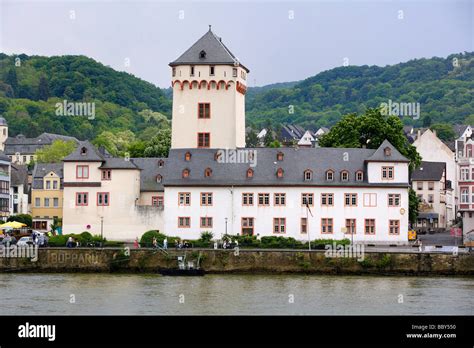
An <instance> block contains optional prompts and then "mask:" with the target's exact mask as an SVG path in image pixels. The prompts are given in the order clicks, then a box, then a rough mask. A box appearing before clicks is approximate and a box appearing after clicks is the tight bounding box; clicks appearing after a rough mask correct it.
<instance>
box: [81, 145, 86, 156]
mask: <svg viewBox="0 0 474 348" xmlns="http://www.w3.org/2000/svg"><path fill="white" fill-rule="evenodd" d="M81 155H82V156H85V155H87V148H86V147H84V146H83V147H81Z"/></svg>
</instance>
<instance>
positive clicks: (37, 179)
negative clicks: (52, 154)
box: [32, 163, 64, 190]
mask: <svg viewBox="0 0 474 348" xmlns="http://www.w3.org/2000/svg"><path fill="white" fill-rule="evenodd" d="M49 172H54V173H55V174H57V175H58V176H59V178H60V181H61V184H60V186H61V188H62V187H63V177H64V168H63V164H62V163H36V164H35V168H34V169H33V183H32V188H33V189H38V190H42V189H43V179H44V176H45V175H46V174H48V173H49Z"/></svg>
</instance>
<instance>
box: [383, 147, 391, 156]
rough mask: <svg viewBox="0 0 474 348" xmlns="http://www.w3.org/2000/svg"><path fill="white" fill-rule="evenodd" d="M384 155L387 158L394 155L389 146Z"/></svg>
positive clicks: (384, 150)
mask: <svg viewBox="0 0 474 348" xmlns="http://www.w3.org/2000/svg"><path fill="white" fill-rule="evenodd" d="M383 153H384V155H385V156H386V157H389V156H391V155H392V149H391V148H389V147H388V146H387V147H386V148H385V149H383Z"/></svg>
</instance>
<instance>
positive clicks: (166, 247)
mask: <svg viewBox="0 0 474 348" xmlns="http://www.w3.org/2000/svg"><path fill="white" fill-rule="evenodd" d="M163 249H165V250H166V249H168V238H166V237H165V239H164V240H163Z"/></svg>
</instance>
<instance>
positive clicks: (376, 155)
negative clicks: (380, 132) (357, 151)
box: [367, 140, 409, 162]
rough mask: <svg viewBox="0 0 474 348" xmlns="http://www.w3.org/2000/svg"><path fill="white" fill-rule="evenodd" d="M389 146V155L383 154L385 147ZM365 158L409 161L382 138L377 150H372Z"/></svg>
mask: <svg viewBox="0 0 474 348" xmlns="http://www.w3.org/2000/svg"><path fill="white" fill-rule="evenodd" d="M387 147H388V148H390V150H391V151H390V156H386V155H385V148H387ZM367 160H369V161H374V162H376V161H379V162H380V161H381V162H384V161H392V162H409V160H408V159H407V158H406V157H405V156H403V155H402V154H401V153H400V152H399V151H398V150H397V149H396V148H395V147H394V146H393V145H392V144H390V142H389V141H388V140H384V141H383V142H382V144H381V145H380V146H379V148H378V149H377V151H375V152H374V154H373V155H372V156H370V157H369V158H368V159H367Z"/></svg>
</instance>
